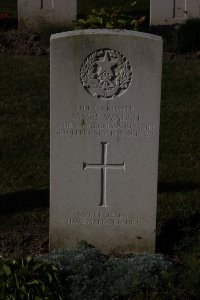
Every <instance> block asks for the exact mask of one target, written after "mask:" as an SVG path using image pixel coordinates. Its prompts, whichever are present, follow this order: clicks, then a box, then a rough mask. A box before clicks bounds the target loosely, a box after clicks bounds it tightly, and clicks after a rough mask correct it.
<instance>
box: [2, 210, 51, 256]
mask: <svg viewBox="0 0 200 300" xmlns="http://www.w3.org/2000/svg"><path fill="white" fill-rule="evenodd" d="M48 236H49V224H48V214H46V215H45V216H43V217H41V215H40V214H38V213H35V212H29V214H28V215H26V214H25V215H23V214H20V215H14V214H13V215H5V216H4V215H1V216H0V257H3V258H13V257H18V256H37V255H39V254H44V253H47V252H48V250H49V237H48Z"/></svg>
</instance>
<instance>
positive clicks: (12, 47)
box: [0, 29, 200, 60]
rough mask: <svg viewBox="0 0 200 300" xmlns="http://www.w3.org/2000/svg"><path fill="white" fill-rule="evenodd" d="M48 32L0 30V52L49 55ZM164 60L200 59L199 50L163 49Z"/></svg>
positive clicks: (4, 53)
mask: <svg viewBox="0 0 200 300" xmlns="http://www.w3.org/2000/svg"><path fill="white" fill-rule="evenodd" d="M49 39H50V33H48V32H46V33H43V34H35V33H27V32H19V31H18V30H16V29H12V30H8V31H0V54H3V55H33V56H45V55H46V56H48V55H49ZM164 58H165V59H166V60H176V59H177V58H179V59H180V58H182V59H192V60H196V59H200V51H195V52H192V53H184V54H180V53H176V52H167V51H164Z"/></svg>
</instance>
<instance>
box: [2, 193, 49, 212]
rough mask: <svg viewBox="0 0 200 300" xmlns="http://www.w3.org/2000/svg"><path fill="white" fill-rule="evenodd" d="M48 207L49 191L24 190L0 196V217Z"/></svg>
mask: <svg viewBox="0 0 200 300" xmlns="http://www.w3.org/2000/svg"><path fill="white" fill-rule="evenodd" d="M48 207H49V190H47V189H46V190H45V189H44V190H26V191H19V192H15V193H10V194H4V195H0V215H3V214H9V213H19V212H23V211H27V210H34V209H38V208H48Z"/></svg>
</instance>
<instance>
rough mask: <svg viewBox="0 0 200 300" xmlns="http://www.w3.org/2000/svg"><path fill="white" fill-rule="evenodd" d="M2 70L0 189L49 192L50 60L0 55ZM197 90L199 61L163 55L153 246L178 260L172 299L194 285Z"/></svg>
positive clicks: (198, 235) (198, 252)
mask: <svg viewBox="0 0 200 300" xmlns="http://www.w3.org/2000/svg"><path fill="white" fill-rule="evenodd" d="M0 70H1V76H0V91H1V93H0V123H1V131H0V144H1V148H0V166H1V172H0V194H2V195H3V196H5V195H7V194H10V193H14V192H20V191H26V190H27V191H30V190H33V191H37V190H48V188H49V59H48V58H47V57H30V56H29V57H20V56H18V57H10V56H0ZM199 90H200V61H193V60H185V59H183V58H180V59H177V60H166V61H164V64H163V81H162V105H161V133H160V156H159V183H158V214H157V252H161V253H164V254H165V255H167V257H169V258H171V259H173V260H175V261H176V262H178V263H179V265H180V266H179V267H178V268H176V269H175V270H174V273H173V274H172V275H171V276H172V277H173V278H174V277H175V278H176V280H177V286H176V285H175V286H173V289H174V290H173V289H172V287H169V288H170V289H171V290H170V291H171V292H170V293H171V294H170V295H172V294H174V295H175V296H174V299H197V297H196V295H197V293H198V291H199V278H200V271H199V270H200V260H199V257H200V205H199V203H200V200H199V199H200V176H199V169H200V154H199V153H200V151H199V150H200V139H199V129H200V125H199V117H200V104H199V103H200V95H199ZM40 200H41V201H42V199H40ZM22 210H23V208H22ZM173 280H174V279H173ZM179 296H180V297H179ZM181 297H182V298H181ZM149 299H153V298H149ZM163 299H164V298H163ZM165 299H168V298H165Z"/></svg>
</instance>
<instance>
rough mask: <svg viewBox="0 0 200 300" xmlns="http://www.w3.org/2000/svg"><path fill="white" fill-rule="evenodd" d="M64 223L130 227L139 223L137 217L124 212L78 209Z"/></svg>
mask: <svg viewBox="0 0 200 300" xmlns="http://www.w3.org/2000/svg"><path fill="white" fill-rule="evenodd" d="M66 223H67V224H72V225H118V226H132V227H136V226H139V225H140V221H139V219H138V218H132V217H130V216H129V215H128V214H127V213H125V212H106V211H104V212H102V211H101V212H100V211H99V212H98V211H96V212H94V211H93V212H91V211H85V212H84V211H78V212H77V213H75V214H74V215H72V216H70V217H67V218H66Z"/></svg>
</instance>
